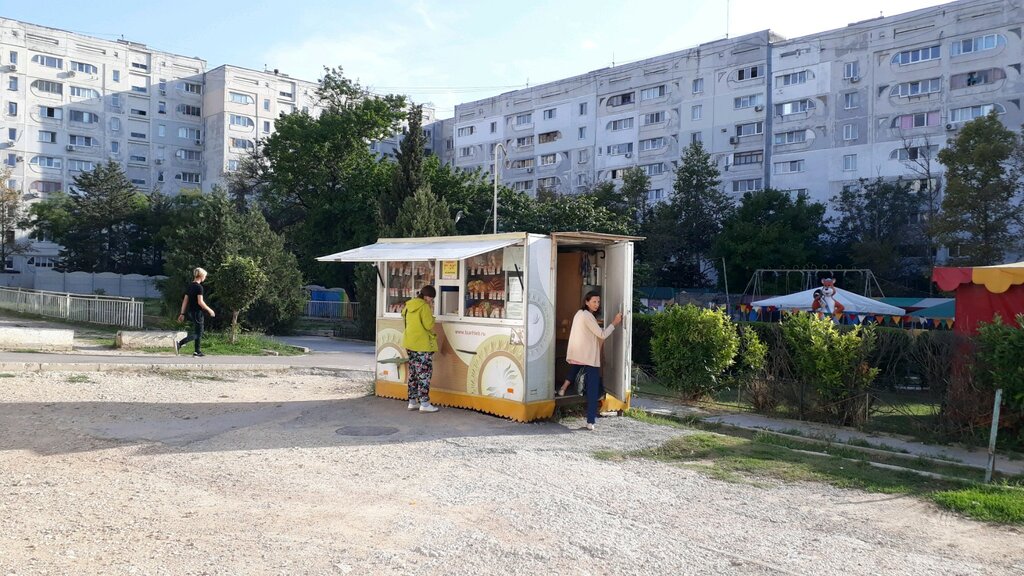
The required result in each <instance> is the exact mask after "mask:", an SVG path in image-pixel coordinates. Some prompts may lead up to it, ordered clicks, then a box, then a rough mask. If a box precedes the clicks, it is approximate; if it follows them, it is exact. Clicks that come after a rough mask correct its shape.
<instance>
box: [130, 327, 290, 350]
mask: <svg viewBox="0 0 1024 576" xmlns="http://www.w3.org/2000/svg"><path fill="white" fill-rule="evenodd" d="M229 338H230V337H229V336H228V334H226V333H224V332H204V333H203V354H207V355H210V356H264V355H265V353H264V350H272V351H274V352H277V354H278V355H280V356H299V355H301V354H302V351H301V350H299V349H297V348H293V347H291V346H288V345H287V344H282V343H280V342H278V341H277V340H274V339H272V338H270V337H268V336H265V335H263V334H254V333H243V334H239V335H238V338H237V342H235V343H234V344H232V343H231V342H230V341H229ZM192 346H193V344H192V343H191V342H189V343H188V344H185V346H184V347H182V349H181V355H182V356H191V355H192V351H193V350H194V348H193V347H192ZM143 350H144V351H146V352H167V351H170V352H174V348H144V349H143Z"/></svg>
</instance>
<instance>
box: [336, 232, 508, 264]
mask: <svg viewBox="0 0 1024 576" xmlns="http://www.w3.org/2000/svg"><path fill="white" fill-rule="evenodd" d="M522 241H523V239H522V238H521V237H520V238H506V239H499V240H454V241H453V240H451V239H444V238H438V239H437V240H434V241H431V240H429V239H417V240H415V241H412V242H401V241H399V242H377V243H376V244H370V245H368V246H360V247H359V248H353V249H352V250H346V251H344V252H338V253H337V254H330V255H328V256H320V257H319V258H317V260H318V261H320V262H427V261H430V260H464V259H466V258H470V257H472V256H477V255H479V254H484V253H486V252H490V251H492V250H497V249H498V248H504V247H505V246H511V245H513V244H516V243H519V242H522Z"/></svg>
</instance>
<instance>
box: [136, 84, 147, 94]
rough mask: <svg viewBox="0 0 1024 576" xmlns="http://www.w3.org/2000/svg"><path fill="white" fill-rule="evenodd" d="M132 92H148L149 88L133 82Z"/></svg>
mask: <svg viewBox="0 0 1024 576" xmlns="http://www.w3.org/2000/svg"><path fill="white" fill-rule="evenodd" d="M132 92H135V93H136V94H148V93H149V88H146V87H145V86H139V85H136V84H132Z"/></svg>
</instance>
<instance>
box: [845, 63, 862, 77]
mask: <svg viewBox="0 0 1024 576" xmlns="http://www.w3.org/2000/svg"><path fill="white" fill-rule="evenodd" d="M843 78H845V79H847V80H849V79H850V78H860V63H858V62H856V61H854V62H847V63H845V64H843Z"/></svg>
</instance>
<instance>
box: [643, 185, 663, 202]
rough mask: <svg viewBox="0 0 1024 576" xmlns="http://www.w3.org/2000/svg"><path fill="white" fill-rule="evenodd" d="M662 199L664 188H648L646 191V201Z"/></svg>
mask: <svg viewBox="0 0 1024 576" xmlns="http://www.w3.org/2000/svg"><path fill="white" fill-rule="evenodd" d="M664 199H665V189H664V188H654V189H653V190H648V191H647V201H648V202H661V201H662V200H664Z"/></svg>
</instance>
